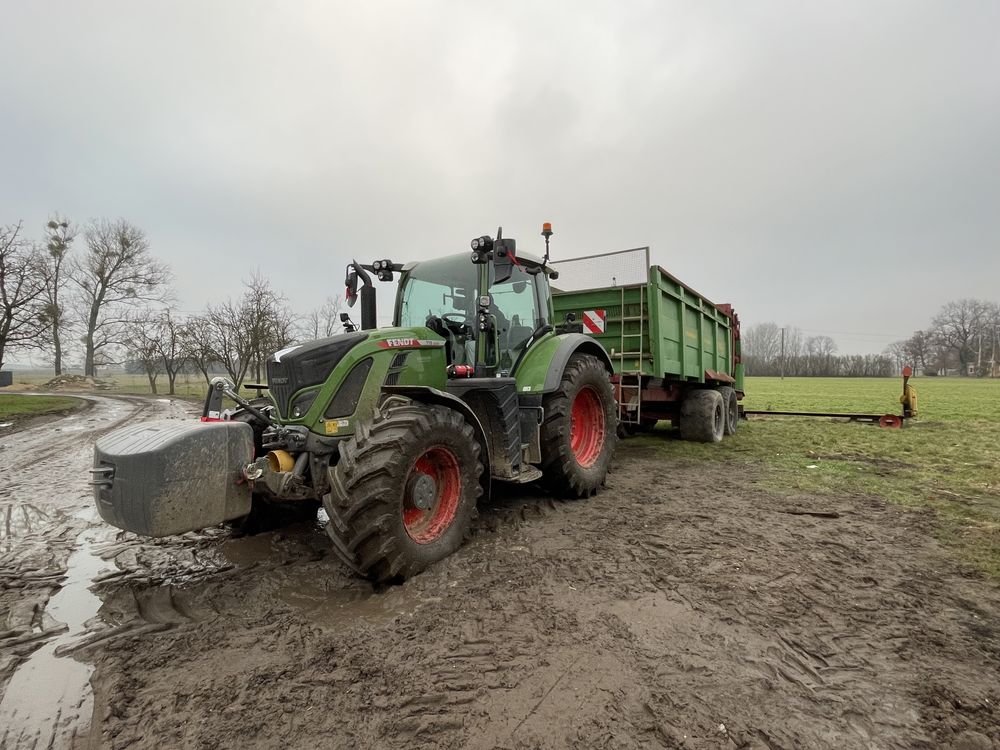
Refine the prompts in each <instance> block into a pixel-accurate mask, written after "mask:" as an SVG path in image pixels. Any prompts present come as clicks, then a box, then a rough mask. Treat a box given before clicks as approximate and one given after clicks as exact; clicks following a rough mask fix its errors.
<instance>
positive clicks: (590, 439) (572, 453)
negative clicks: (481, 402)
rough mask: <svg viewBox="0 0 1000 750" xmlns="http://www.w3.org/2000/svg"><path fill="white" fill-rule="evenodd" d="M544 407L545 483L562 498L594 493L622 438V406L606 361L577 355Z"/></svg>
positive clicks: (571, 359)
mask: <svg viewBox="0 0 1000 750" xmlns="http://www.w3.org/2000/svg"><path fill="white" fill-rule="evenodd" d="M542 406H543V407H544V411H545V420H544V421H543V422H542V427H541V443H542V465H541V469H542V474H543V479H542V483H543V485H544V486H545V487H546V488H547V489H548V490H549V491H550V492H552V493H553V494H554V495H557V496H559V497H590V496H591V495H593V494H595V493H596V492H597V490H598V489H599V488H600V487H602V486H603V485H604V482H605V480H606V479H607V475H608V469H609V468H610V466H611V458H612V457H613V456H614V452H615V445H616V444H617V442H618V434H617V422H618V414H617V411H618V407H617V405H616V404H615V394H614V390H613V389H612V387H611V380H610V379H609V377H608V371H607V370H606V369H605V367H604V364H603V363H602V362H601V361H600V360H599V359H597V357H594V356H592V355H590V354H574V355H573V356H572V357H570V359H569V362H568V363H567V364H566V369H565V370H563V375H562V381H561V383H560V386H559V390H558V391H556V392H555V393H552V394H549V395H548V396H546V397H545V399H544V401H543V402H542Z"/></svg>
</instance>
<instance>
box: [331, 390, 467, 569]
mask: <svg viewBox="0 0 1000 750" xmlns="http://www.w3.org/2000/svg"><path fill="white" fill-rule="evenodd" d="M482 471H483V466H482V463H481V462H480V460H479V443H478V442H477V441H476V436H475V433H474V432H473V430H472V427H471V426H470V425H469V423H468V422H466V421H465V419H464V418H463V417H462V415H461V414H459V413H458V412H456V411H454V410H453V409H448V408H447V407H443V406H431V405H427V404H420V403H417V402H408V403H405V404H401V405H395V406H393V407H391V408H389V409H387V410H385V411H383V412H377V413H376V416H375V420H374V422H372V424H371V425H370V426H369V425H362V426H361V427H360V428H359V430H358V432H357V433H356V434H355V435H354V437H352V438H350V439H348V440H347V441H345V442H344V443H342V444H341V446H340V460H339V461H338V462H337V464H336V466H333V467H331V468H330V471H329V478H330V492H329V494H327V495H326V496H324V498H323V505H324V507H325V508H326V512H327V515H329V517H330V523H328V524H327V527H326V528H327V532H328V533H329V535H330V538H331V539H332V540H333V547H334V551H335V552H336V553H337V556H338V557H340V559H341V560H343V561H344V562H345V563H346V564H347V565H348V566H350V567H351V569H352V570H354V571H355V572H357V573H359V574H360V575H363V576H366V577H368V578H370V579H372V580H373V581H377V582H388V581H394V580H401V579H406V578H409V577H410V576H413V575H416V574H417V573H419V572H420V571H422V570H424V569H425V568H427V567H428V566H429V565H432V564H433V563H435V562H437V561H439V560H441V559H443V558H445V557H447V556H448V555H450V554H451V553H453V552H454V551H455V550H457V549H458V548H459V547H460V546H461V544H462V542H463V541H464V540H465V538H466V536H467V535H468V532H469V529H470V527H471V525H472V520H473V518H474V517H475V514H476V500H477V499H478V498H479V495H480V494H481V492H482V487H481V485H480V483H479V476H480V474H482Z"/></svg>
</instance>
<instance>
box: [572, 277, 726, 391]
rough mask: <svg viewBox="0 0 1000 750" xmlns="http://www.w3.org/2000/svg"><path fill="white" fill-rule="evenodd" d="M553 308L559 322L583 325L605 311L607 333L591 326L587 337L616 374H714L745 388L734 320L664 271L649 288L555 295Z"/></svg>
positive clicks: (698, 377) (694, 378) (695, 379)
mask: <svg viewBox="0 0 1000 750" xmlns="http://www.w3.org/2000/svg"><path fill="white" fill-rule="evenodd" d="M552 304H553V309H554V311H555V319H556V321H561V320H562V319H563V318H564V317H565V316H566V314H567V313H570V312H572V313H574V314H575V315H576V318H577V320H579V321H583V316H584V313H585V312H587V311H598V310H603V311H604V314H605V319H604V325H605V331H604V332H603V333H594V332H592V331H590V330H588V328H587V327H586V326H585V327H584V332H585V333H589V334H590V335H592V336H593V337H594V338H595V339H597V341H599V342H600V343H601V345H602V346H603V347H604V348H605V349H606V350H607V351H608V353H609V354H611V355H612V356H611V359H612V362H613V363H614V366H615V370H616V372H621V371H625V372H640V371H641V372H642V374H644V375H648V376H652V377H657V378H665V379H668V380H675V381H676V380H682V381H685V382H692V383H703V382H705V380H706V371H709V372H715V373H723V374H725V375H728V376H730V377H732V378H736V379H738V381H740V382H738V383H737V387H738V388H742V382H741V381H742V377H739V376H740V375H742V372H741V369H742V368H741V367H738V366H737V365H736V364H735V363H734V351H733V341H734V336H733V319H732V318H731V317H730V316H729V315H727V314H726V313H725V312H723V311H722V310H720V309H719V308H718V307H717V306H716V305H715V304H713V303H712V302H710V301H709V300H707V299H706V298H705V297H703V296H702V295H700V294H698V293H697V292H695V291H693V290H692V289H690V288H689V287H687V286H686V285H684V284H683V283H681V282H680V281H678V280H677V279H676V278H674V277H673V276H671V275H670V274H669V273H667V272H666V271H664V270H663V269H662V268H660V267H658V266H653V267H651V268H650V269H649V279H648V282H647V283H645V284H634V285H630V286H623V287H604V288H600V289H589V290H585V291H578V292H555V293H554V294H553V300H552ZM640 345H641V348H640ZM709 379H711V378H709Z"/></svg>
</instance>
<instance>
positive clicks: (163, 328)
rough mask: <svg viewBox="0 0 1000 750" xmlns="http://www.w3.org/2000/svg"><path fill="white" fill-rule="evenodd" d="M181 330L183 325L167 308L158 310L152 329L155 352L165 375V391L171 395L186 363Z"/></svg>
mask: <svg viewBox="0 0 1000 750" xmlns="http://www.w3.org/2000/svg"><path fill="white" fill-rule="evenodd" d="M183 331H184V327H183V325H182V324H181V322H180V321H178V320H177V318H176V317H175V316H174V314H173V313H172V312H171V311H170V310H169V309H166V310H161V311H160V313H159V315H158V316H157V318H156V327H155V329H154V332H155V334H156V336H155V343H156V354H157V356H158V357H159V358H160V367H161V369H162V370H163V372H164V373H165V374H166V376H167V393H168V394H169V395H171V396H173V395H174V388H175V385H176V383H177V375H178V373H180V371H181V369H182V368H183V367H184V365H185V364H186V363H187V354H186V352H185V348H184V338H183Z"/></svg>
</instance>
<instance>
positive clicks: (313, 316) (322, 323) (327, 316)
mask: <svg viewBox="0 0 1000 750" xmlns="http://www.w3.org/2000/svg"><path fill="white" fill-rule="evenodd" d="M341 329H342V326H341V323H340V299H339V298H338V297H327V298H326V301H325V302H324V303H323V304H322V305H321V306H320V307H316V308H313V309H312V310H310V311H309V312H308V313H306V316H305V319H304V321H303V326H302V333H303V335H304V337H305V338H307V339H322V338H327V337H329V336H333V335H334V334H336V333H338V332H339V331H340V330H341Z"/></svg>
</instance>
